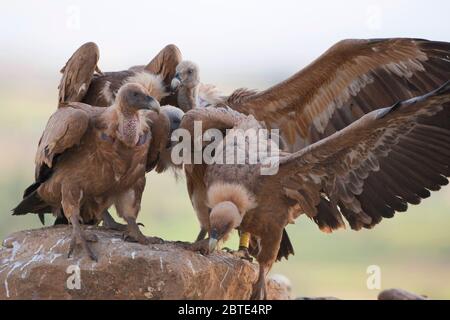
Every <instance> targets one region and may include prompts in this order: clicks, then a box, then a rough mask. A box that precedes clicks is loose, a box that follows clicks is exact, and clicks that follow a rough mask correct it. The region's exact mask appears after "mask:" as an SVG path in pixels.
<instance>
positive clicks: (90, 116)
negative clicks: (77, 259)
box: [13, 83, 178, 260]
mask: <svg viewBox="0 0 450 320" xmlns="http://www.w3.org/2000/svg"><path fill="white" fill-rule="evenodd" d="M171 108H173V107H162V108H161V111H160V107H159V103H158V101H157V100H156V99H154V98H153V97H151V96H149V95H148V91H147V90H146V88H144V87H143V86H141V85H140V84H135V83H128V84H125V85H124V86H122V87H121V88H120V89H119V92H118V94H117V98H116V100H115V103H114V104H113V105H112V106H110V107H108V108H100V107H94V106H90V105H87V104H84V103H77V102H72V103H68V104H64V105H61V106H60V108H58V110H57V111H56V112H55V113H54V114H53V115H52V116H51V117H50V119H49V121H48V123H47V126H46V128H45V130H44V133H43V135H42V137H41V140H40V142H39V146H38V150H37V154H36V182H35V183H34V184H33V185H31V186H30V187H29V188H27V190H26V191H25V195H24V199H23V200H22V202H21V203H20V204H19V205H18V206H17V207H16V208H15V209H14V210H13V214H14V215H23V214H27V213H37V214H42V213H46V212H53V213H54V214H55V215H57V216H61V215H64V216H65V217H66V218H67V220H68V221H69V222H70V223H71V224H72V225H73V238H72V242H71V246H70V250H69V255H70V253H71V252H72V250H73V248H74V245H75V244H76V241H77V240H78V241H80V242H81V244H82V245H83V248H84V249H85V250H86V252H87V253H88V254H89V256H90V257H91V258H92V259H94V260H96V259H97V258H96V255H95V254H94V253H93V252H92V250H91V249H90V247H89V246H88V244H87V242H86V240H87V239H89V238H86V236H85V235H84V234H83V232H82V230H81V228H80V225H79V222H80V221H81V222H83V223H94V224H95V223H97V222H98V221H101V219H102V215H103V213H104V211H105V210H106V209H108V208H109V207H110V206H111V205H115V206H116V208H117V211H118V213H119V215H120V216H121V217H123V218H124V219H125V220H126V221H127V224H128V230H127V232H126V236H127V237H128V238H130V239H131V240H133V241H138V242H140V243H143V244H146V243H149V242H150V241H153V240H154V241H159V239H157V238H153V239H152V238H147V237H145V236H144V235H143V234H142V233H141V232H140V230H139V228H138V225H137V223H136V218H137V214H138V212H139V210H140V202H141V196H142V192H143V190H144V187H145V173H146V170H147V168H148V167H149V166H151V165H152V163H153V162H154V161H155V158H156V156H155V155H157V154H158V151H159V150H160V149H161V148H165V147H166V145H167V143H168V137H169V136H170V133H171V132H170V116H171V112H172V109H171ZM148 110H152V111H148ZM177 110H178V109H177ZM93 173H94V175H93Z"/></svg>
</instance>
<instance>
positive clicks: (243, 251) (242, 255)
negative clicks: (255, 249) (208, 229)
mask: <svg viewBox="0 0 450 320" xmlns="http://www.w3.org/2000/svg"><path fill="white" fill-rule="evenodd" d="M230 253H231V254H232V255H233V256H235V257H237V258H239V259H242V260H247V261H249V262H253V257H252V256H251V255H250V253H249V252H248V249H247V248H240V249H239V250H238V251H232V252H230Z"/></svg>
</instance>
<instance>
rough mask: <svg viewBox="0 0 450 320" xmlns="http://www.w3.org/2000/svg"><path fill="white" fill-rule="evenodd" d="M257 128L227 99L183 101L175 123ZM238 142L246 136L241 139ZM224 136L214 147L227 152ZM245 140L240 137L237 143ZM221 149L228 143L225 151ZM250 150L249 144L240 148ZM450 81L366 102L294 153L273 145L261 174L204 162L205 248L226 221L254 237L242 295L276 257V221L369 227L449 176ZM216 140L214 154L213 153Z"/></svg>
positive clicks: (259, 292) (327, 228) (261, 290)
mask: <svg viewBox="0 0 450 320" xmlns="http://www.w3.org/2000/svg"><path fill="white" fill-rule="evenodd" d="M193 119H195V120H196V121H202V123H203V130H204V131H206V130H208V129H210V128H216V129H220V130H226V129H232V130H231V131H228V132H227V136H228V135H229V134H231V133H232V132H233V131H234V130H239V129H242V130H244V131H246V130H249V129H251V130H256V131H258V130H260V129H262V128H264V126H261V125H260V124H259V122H257V121H256V120H255V118H254V117H253V116H245V115H243V114H241V113H238V112H235V111H233V110H232V109H229V108H220V107H219V108H213V107H208V108H205V109H203V110H201V109H194V110H191V111H189V112H188V113H187V114H186V115H185V118H184V119H183V121H182V127H183V128H186V129H188V130H193V128H192V127H191V125H190V123H192V120H193ZM246 143H248V142H246ZM236 147H242V146H239V145H238V146H236V144H235V141H234V140H233V139H231V140H230V142H228V141H226V140H225V144H224V149H223V150H224V151H223V152H224V153H225V152H226V153H228V152H233V153H234V152H235V150H236ZM247 147H248V146H247V145H246V146H244V148H245V149H246V150H248V148H247ZM230 150H231V151H230ZM250 150H251V149H250ZM449 150H450V83H446V84H445V85H444V86H443V87H441V88H439V89H437V90H435V91H433V92H431V93H429V94H426V95H423V96H420V97H417V98H412V99H409V100H405V101H402V102H398V103H396V104H394V105H393V106H392V107H388V108H383V109H379V110H375V111H372V112H370V113H368V114H366V115H364V116H363V117H362V118H360V119H359V120H357V121H355V122H354V123H352V124H351V125H349V126H348V127H346V128H344V129H342V130H340V131H339V132H336V133H334V134H332V135H331V136H329V137H327V138H324V139H322V140H321V141H318V142H316V143H314V144H312V145H310V146H308V147H305V148H303V149H301V150H300V151H297V152H295V153H290V154H286V153H283V152H281V153H280V154H281V156H280V157H279V159H278V162H277V164H278V166H279V168H278V172H277V174H275V175H262V174H261V167H262V166H263V165H264V160H265V159H261V161H260V162H258V163H257V164H251V163H250V162H249V152H247V153H246V158H245V160H246V161H245V164H235V165H231V164H219V163H215V164H210V165H208V166H206V167H205V168H206V170H205V172H204V175H203V179H204V181H203V183H204V187H205V192H206V204H207V206H208V209H209V210H210V214H209V229H208V232H209V236H210V237H209V240H208V242H206V241H205V240H203V241H202V242H200V243H199V248H201V250H202V251H206V252H210V251H212V250H214V248H215V246H216V244H217V241H220V240H222V239H226V237H227V236H228V234H229V233H230V232H231V231H232V230H233V229H235V228H237V229H238V230H239V231H240V232H244V233H245V232H248V233H250V234H251V235H252V238H254V239H256V240H257V241H258V247H259V252H258V253H257V254H256V259H257V261H258V263H259V266H260V271H259V278H258V280H257V282H256V283H255V285H254V288H253V293H252V296H251V297H252V298H253V299H263V298H265V297H266V292H265V276H266V274H267V273H268V271H269V270H270V268H271V267H272V265H273V263H274V262H275V261H276V259H277V254H278V250H279V248H280V242H281V239H282V236H283V229H284V228H285V227H286V225H287V224H289V223H293V222H294V220H295V219H296V218H297V217H299V216H300V215H302V214H305V215H306V216H308V217H309V218H311V219H312V220H313V221H314V222H315V223H316V224H317V225H318V226H319V228H320V229H321V230H322V231H324V232H332V231H333V230H336V229H339V228H345V222H344V218H345V220H347V222H348V223H349V225H350V227H351V228H352V229H354V230H360V229H361V228H368V229H370V228H373V227H374V226H375V225H377V224H378V223H380V222H381V221H382V219H383V218H392V217H393V216H394V214H395V213H396V212H404V211H406V210H407V208H408V203H410V204H418V203H420V202H421V200H422V199H424V198H427V197H429V196H430V190H431V191H437V190H439V189H440V188H441V186H443V185H447V184H448V177H449V176H450V151H449ZM220 151H221V149H219V150H218V151H216V156H222V154H221V152H220Z"/></svg>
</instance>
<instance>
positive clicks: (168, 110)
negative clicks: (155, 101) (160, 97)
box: [161, 105, 184, 135]
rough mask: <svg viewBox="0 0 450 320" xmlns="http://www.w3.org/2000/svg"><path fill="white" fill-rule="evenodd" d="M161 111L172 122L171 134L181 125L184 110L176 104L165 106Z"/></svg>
mask: <svg viewBox="0 0 450 320" xmlns="http://www.w3.org/2000/svg"><path fill="white" fill-rule="evenodd" d="M161 113H163V114H164V115H165V116H166V117H167V119H168V120H169V124H170V135H172V133H173V132H174V131H175V130H177V129H178V128H179V127H180V123H181V119H183V116H184V112H183V110H181V109H179V108H177V107H174V106H169V105H167V106H163V107H161Z"/></svg>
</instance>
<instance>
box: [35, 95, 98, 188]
mask: <svg viewBox="0 0 450 320" xmlns="http://www.w3.org/2000/svg"><path fill="white" fill-rule="evenodd" d="M87 108H92V107H90V106H87ZM88 126H89V114H88V111H86V107H82V106H81V104H80V106H79V107H77V106H76V105H72V106H65V107H61V108H59V109H58V110H57V111H56V112H55V113H53V115H52V116H51V117H50V119H49V120H48V122H47V126H46V127H45V130H44V133H43V134H42V137H41V139H40V142H39V145H38V149H37V153H36V160H35V163H36V173H37V174H36V175H37V176H36V180H39V177H38V175H39V173H40V172H41V170H42V168H43V167H44V166H45V167H46V168H48V169H51V168H52V167H53V166H54V162H55V159H56V157H57V156H59V155H61V154H62V153H64V151H66V150H67V149H70V148H72V147H73V146H75V145H77V144H79V143H80V141H81V139H82V137H83V135H84V134H85V132H86V130H87V128H88Z"/></svg>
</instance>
